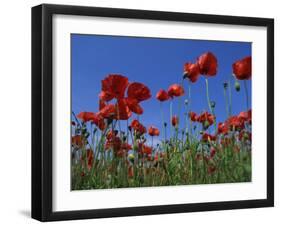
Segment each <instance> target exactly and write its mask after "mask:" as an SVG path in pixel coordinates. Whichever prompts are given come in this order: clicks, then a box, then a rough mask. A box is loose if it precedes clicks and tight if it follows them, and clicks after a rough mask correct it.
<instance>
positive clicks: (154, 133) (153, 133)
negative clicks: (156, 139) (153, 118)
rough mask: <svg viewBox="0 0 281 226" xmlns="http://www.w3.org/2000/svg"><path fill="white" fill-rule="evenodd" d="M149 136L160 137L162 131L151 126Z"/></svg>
mask: <svg viewBox="0 0 281 226" xmlns="http://www.w3.org/2000/svg"><path fill="white" fill-rule="evenodd" d="M148 134H149V135H150V136H152V137H153V136H159V134H160V131H159V129H157V128H156V127H153V126H150V127H149V128H148Z"/></svg>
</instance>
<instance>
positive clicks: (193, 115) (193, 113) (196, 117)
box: [189, 111, 198, 122]
mask: <svg viewBox="0 0 281 226" xmlns="http://www.w3.org/2000/svg"><path fill="white" fill-rule="evenodd" d="M189 118H190V120H191V121H192V122H196V121H197V120H198V116H197V114H196V113H195V112H193V111H191V112H189Z"/></svg>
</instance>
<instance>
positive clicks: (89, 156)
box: [86, 149, 94, 170]
mask: <svg viewBox="0 0 281 226" xmlns="http://www.w3.org/2000/svg"><path fill="white" fill-rule="evenodd" d="M86 155H87V167H88V170H91V169H92V166H93V160H94V153H93V151H92V150H91V149H87V153H86Z"/></svg>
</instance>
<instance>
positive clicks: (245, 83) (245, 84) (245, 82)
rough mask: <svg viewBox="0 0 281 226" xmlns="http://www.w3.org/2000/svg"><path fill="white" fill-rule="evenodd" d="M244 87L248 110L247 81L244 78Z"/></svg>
mask: <svg viewBox="0 0 281 226" xmlns="http://www.w3.org/2000/svg"><path fill="white" fill-rule="evenodd" d="M244 88H245V94H246V105H247V106H246V107H247V110H249V94H248V88H247V81H246V80H244Z"/></svg>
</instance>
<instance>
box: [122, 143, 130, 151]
mask: <svg viewBox="0 0 281 226" xmlns="http://www.w3.org/2000/svg"><path fill="white" fill-rule="evenodd" d="M121 149H122V150H124V151H126V152H128V151H130V150H132V145H130V144H128V143H122V145H121Z"/></svg>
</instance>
